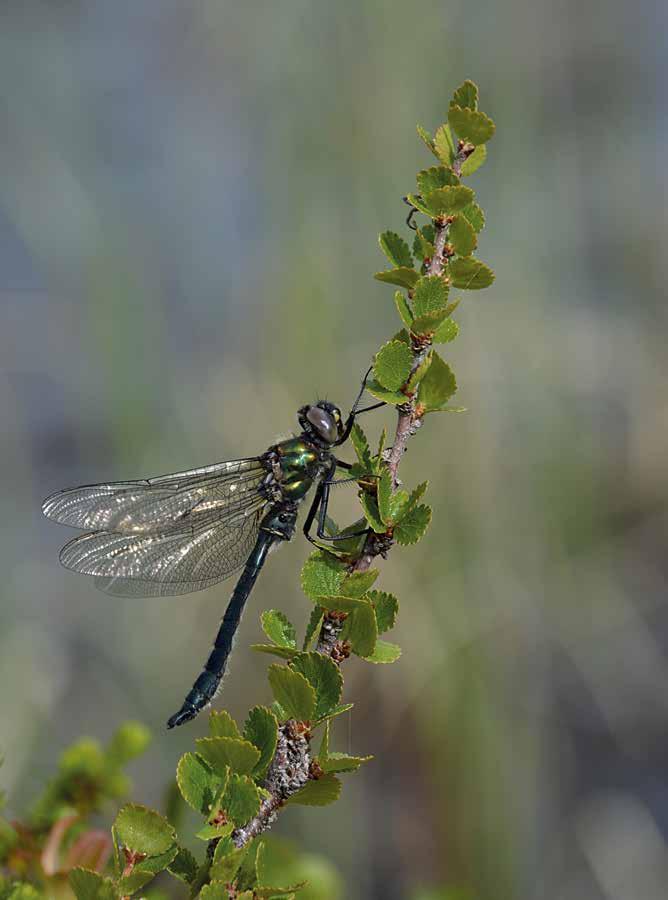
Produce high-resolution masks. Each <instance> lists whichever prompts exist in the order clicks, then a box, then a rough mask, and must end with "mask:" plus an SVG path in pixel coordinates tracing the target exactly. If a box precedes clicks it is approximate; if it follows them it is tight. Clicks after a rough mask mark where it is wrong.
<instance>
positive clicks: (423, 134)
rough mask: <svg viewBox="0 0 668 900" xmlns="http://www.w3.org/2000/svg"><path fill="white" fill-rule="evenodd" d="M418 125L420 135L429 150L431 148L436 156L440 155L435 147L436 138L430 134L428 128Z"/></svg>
mask: <svg viewBox="0 0 668 900" xmlns="http://www.w3.org/2000/svg"><path fill="white" fill-rule="evenodd" d="M416 127H417V133H418V134H419V135H420V137H421V138H422V140H423V141H424V145H425V147H426V148H427V149H428V150H430V151H431V152H432V153H433V154H434V156H438V153H437V152H436V148H435V146H434V139H433V138H432V136H431V135H430V134H429V132H428V131H426V130H425V129H424V128H423V127H422V125H418V126H416Z"/></svg>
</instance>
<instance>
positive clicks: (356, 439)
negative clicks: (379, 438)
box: [350, 422, 371, 472]
mask: <svg viewBox="0 0 668 900" xmlns="http://www.w3.org/2000/svg"><path fill="white" fill-rule="evenodd" d="M350 441H351V443H352V445H353V449H354V450H355V453H356V454H357V459H358V460H359V463H360V465H361V466H363V467H364V470H365V471H366V472H369V471H370V470H371V450H370V448H369V442H368V440H367V437H366V435H365V434H364V432H363V431H362V429H361V428H360V426H359V425H358V424H357V422H355V424H354V425H353V428H352V431H351V432H350Z"/></svg>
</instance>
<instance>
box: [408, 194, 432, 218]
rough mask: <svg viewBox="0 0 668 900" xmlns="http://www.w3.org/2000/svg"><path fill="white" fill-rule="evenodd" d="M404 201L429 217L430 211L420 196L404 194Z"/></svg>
mask: <svg viewBox="0 0 668 900" xmlns="http://www.w3.org/2000/svg"><path fill="white" fill-rule="evenodd" d="M406 200H407V201H408V202H409V203H410V205H411V206H414V207H415V209H417V210H418V211H419V212H421V213H424V214H425V216H431V209H430V208H429V207H428V206H427V204H426V203H425V202H424V200H423V199H422V196H421V194H406Z"/></svg>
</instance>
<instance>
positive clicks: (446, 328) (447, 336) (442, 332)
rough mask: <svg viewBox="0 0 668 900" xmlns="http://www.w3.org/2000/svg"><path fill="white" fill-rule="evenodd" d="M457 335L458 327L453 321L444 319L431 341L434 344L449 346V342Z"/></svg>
mask: <svg viewBox="0 0 668 900" xmlns="http://www.w3.org/2000/svg"><path fill="white" fill-rule="evenodd" d="M458 334H459V325H458V324H457V323H456V322H455V321H454V319H449V318H446V319H444V320H443V322H441V324H440V325H439V326H438V328H437V329H436V331H435V332H434V335H433V337H432V340H433V341H434V343H435V344H449V343H450V341H454V339H455V338H456V337H457V335H458Z"/></svg>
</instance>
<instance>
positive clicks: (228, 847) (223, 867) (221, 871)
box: [200, 837, 249, 900]
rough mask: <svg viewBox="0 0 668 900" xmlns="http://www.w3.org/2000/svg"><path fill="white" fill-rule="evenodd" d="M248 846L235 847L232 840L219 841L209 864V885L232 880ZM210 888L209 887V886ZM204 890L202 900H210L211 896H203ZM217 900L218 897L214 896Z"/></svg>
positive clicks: (203, 894)
mask: <svg viewBox="0 0 668 900" xmlns="http://www.w3.org/2000/svg"><path fill="white" fill-rule="evenodd" d="M248 849H249V845H248V844H246V846H245V847H241V848H237V847H235V845H234V843H233V841H232V838H231V837H226V838H223V839H222V841H219V842H218V844H217V845H216V850H215V852H214V854H213V862H212V863H211V879H212V881H211V884H215V883H216V882H225V883H228V882H230V881H232V880H233V879H234V876H235V875H236V874H237V871H238V870H239V866H240V865H241V863H242V862H243V859H244V857H245V856H246V853H248ZM209 887H211V885H209ZM205 890H206V888H204V889H203V890H202V892H201V894H200V897H201V898H202V900H212V897H211V895H209V894H205V893H204V891H205ZM215 897H216V900H218V895H217V894H216V895H215ZM224 900H229V893H227V894H225V895H224Z"/></svg>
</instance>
